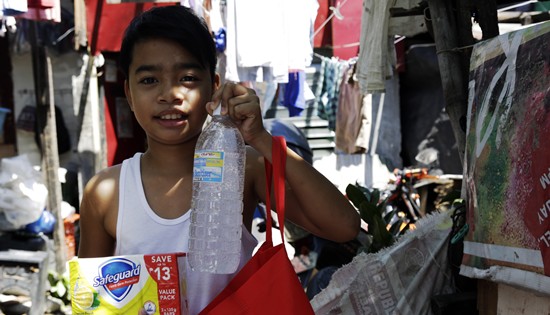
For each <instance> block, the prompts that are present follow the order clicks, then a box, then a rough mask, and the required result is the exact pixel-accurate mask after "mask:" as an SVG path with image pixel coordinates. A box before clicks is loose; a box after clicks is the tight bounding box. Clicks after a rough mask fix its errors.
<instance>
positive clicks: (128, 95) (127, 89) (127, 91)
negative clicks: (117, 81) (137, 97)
mask: <svg viewBox="0 0 550 315" xmlns="http://www.w3.org/2000/svg"><path fill="white" fill-rule="evenodd" d="M124 94H125V95H126V100H127V101H128V105H130V109H131V110H132V111H134V103H133V101H132V94H131V93H130V86H129V85H128V80H124Z"/></svg>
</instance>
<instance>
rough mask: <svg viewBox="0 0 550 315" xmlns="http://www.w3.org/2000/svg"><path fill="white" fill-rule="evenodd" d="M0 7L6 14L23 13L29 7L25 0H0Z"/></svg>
mask: <svg viewBox="0 0 550 315" xmlns="http://www.w3.org/2000/svg"><path fill="white" fill-rule="evenodd" d="M0 8H1V9H2V13H3V14H4V15H6V16H16V15H19V14H23V13H25V12H27V10H28V9H29V7H28V6H27V1H26V0H2V1H0Z"/></svg>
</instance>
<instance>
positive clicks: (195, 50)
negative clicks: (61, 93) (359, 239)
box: [79, 6, 360, 314]
mask: <svg viewBox="0 0 550 315" xmlns="http://www.w3.org/2000/svg"><path fill="white" fill-rule="evenodd" d="M120 64H121V68H122V70H123V72H124V73H125V74H126V81H125V84H124V88H125V93H126V97H127V100H128V103H129V106H130V108H131V110H132V111H133V112H134V115H135V117H136V119H137V121H138V122H139V124H140V125H141V127H142V128H143V129H144V131H145V133H146V134H147V150H146V151H145V152H144V153H143V154H142V153H136V154H135V155H134V157H132V158H129V159H127V160H125V161H124V162H123V163H122V164H121V165H115V166H112V167H110V168H107V169H105V170H103V171H101V172H99V173H98V174H96V175H95V176H94V177H93V178H92V179H91V180H90V181H89V182H88V183H87V185H86V188H85V190H84V195H83V199H82V204H81V207H80V215H81V221H80V224H81V240H80V249H79V257H81V258H85V257H101V256H112V255H130V254H153V253H168V252H187V249H188V248H187V242H188V240H187V235H188V231H189V210H190V207H191V192H192V185H193V180H192V177H193V155H194V149H195V144H196V142H197V138H198V136H199V134H200V133H201V130H202V127H203V124H204V122H205V120H206V118H207V115H208V114H209V113H210V114H212V112H213V110H214V109H215V108H216V107H217V106H218V104H220V102H221V106H222V114H226V115H229V116H230V117H231V119H233V120H234V121H235V122H236V123H237V125H238V128H239V130H240V132H241V133H242V135H243V138H244V140H245V142H246V143H247V144H248V145H247V157H246V175H245V177H246V178H245V191H244V200H243V204H244V205H243V229H244V230H243V236H242V257H241V264H240V266H241V267H242V266H243V265H244V264H245V263H246V262H247V261H248V259H249V258H250V257H251V255H252V250H253V249H254V247H255V246H256V241H255V240H254V238H253V237H252V236H251V234H250V229H251V223H252V217H253V212H254V209H255V208H256V205H257V204H258V202H261V201H264V200H265V169H264V157H265V158H267V159H269V160H271V145H272V142H271V141H272V138H271V135H270V134H269V133H268V132H267V131H266V130H265V129H264V127H263V123H262V118H261V109H260V104H259V101H258V97H257V96H256V95H255V93H254V91H253V90H251V89H247V88H245V87H243V86H241V85H238V84H233V83H227V84H224V85H221V84H220V79H219V75H218V74H217V73H215V66H216V50H215V46H214V42H213V40H212V37H211V35H210V33H209V31H208V28H207V26H206V24H205V23H204V21H203V20H202V19H200V18H198V17H197V16H196V15H195V14H193V12H192V11H190V10H189V9H187V8H186V7H183V6H169V7H155V8H153V9H151V10H149V11H146V12H144V13H143V14H141V15H140V16H138V17H136V18H135V19H134V20H133V21H132V22H131V23H130V25H129V26H128V28H127V30H126V32H125V35H124V39H123V42H122V47H121V51H120ZM286 178H287V194H286V203H287V209H288V210H287V215H286V217H287V218H288V219H289V220H291V221H292V222H294V223H296V224H298V225H300V226H301V227H303V228H304V229H306V230H308V231H310V232H311V233H313V234H316V235H319V236H321V237H323V238H327V239H331V240H333V241H337V242H345V241H348V240H350V239H353V238H354V237H355V236H356V235H357V233H358V232H359V226H360V220H359V215H358V213H357V211H356V210H355V208H353V206H352V205H351V204H350V203H349V202H348V201H347V199H346V198H345V197H344V196H343V195H342V194H341V193H340V192H339V191H338V189H336V187H334V186H333V185H332V183H330V182H329V181H328V180H327V179H326V178H324V177H323V176H322V175H321V174H320V173H318V172H317V171H316V170H315V169H314V168H313V167H311V165H310V164H309V163H307V162H305V161H304V160H302V159H301V158H300V157H299V156H298V155H297V154H295V153H294V152H292V151H291V150H288V157H287V166H286ZM232 276H233V275H216V274H205V273H197V272H191V271H188V275H187V281H188V282H187V294H188V299H189V307H190V311H191V313H192V314H196V313H198V312H199V311H200V310H202V309H203V308H204V307H205V306H206V305H207V304H208V303H209V302H210V301H211V300H212V299H213V298H214V297H215V295H216V294H217V293H219V292H220V291H221V290H222V289H223V288H224V286H225V285H226V284H227V283H228V282H229V280H230V279H231V278H232Z"/></svg>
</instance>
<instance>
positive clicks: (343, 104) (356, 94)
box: [335, 62, 372, 154]
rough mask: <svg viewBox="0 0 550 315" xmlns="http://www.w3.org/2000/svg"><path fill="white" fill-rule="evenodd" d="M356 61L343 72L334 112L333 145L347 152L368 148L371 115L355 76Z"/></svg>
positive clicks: (351, 152)
mask: <svg viewBox="0 0 550 315" xmlns="http://www.w3.org/2000/svg"><path fill="white" fill-rule="evenodd" d="M356 69H357V63H356V62H350V63H349V64H348V68H347V69H345V71H344V73H343V79H342V83H341V85H340V95H339V98H338V108H337V112H336V131H335V146H336V148H337V149H338V150H341V151H342V152H344V153H347V154H354V153H361V152H365V151H367V149H368V141H369V139H370V130H371V124H372V122H371V120H372V119H371V117H369V116H370V115H369V113H368V111H367V108H368V107H369V106H367V104H366V102H368V100H369V99H368V98H366V97H365V94H363V93H361V89H360V88H359V82H357V78H356V76H355V72H356Z"/></svg>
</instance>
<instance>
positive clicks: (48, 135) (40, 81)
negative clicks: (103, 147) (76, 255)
mask: <svg viewBox="0 0 550 315" xmlns="http://www.w3.org/2000/svg"><path fill="white" fill-rule="evenodd" d="M29 22H30V28H29V30H30V42H31V47H32V64H33V78H34V90H35V100H36V106H37V111H36V113H37V117H36V119H37V121H38V122H39V123H40V122H41V121H44V120H43V117H42V113H44V112H46V113H47V114H46V117H45V121H46V125H45V127H44V132H43V133H42V134H41V135H40V139H41V143H42V145H41V146H40V147H41V150H42V152H41V153H42V173H43V175H45V176H44V177H45V180H46V188H47V190H48V200H47V208H48V210H49V211H51V212H52V214H53V216H54V217H55V218H56V225H55V230H54V233H53V234H54V252H55V263H56V271H57V272H58V273H59V274H62V273H64V272H65V263H66V257H67V255H66V246H65V226H64V224H63V218H62V216H61V199H62V198H61V183H60V182H59V177H58V171H59V154H58V150H57V129H56V123H55V107H54V106H55V98H54V86H53V75H52V67H51V60H50V58H49V56H48V55H47V51H46V50H45V47H43V46H39V45H38V40H37V34H36V22H35V21H32V20H29ZM44 65H45V67H44ZM44 81H45V82H44ZM45 88H47V91H46V89H45ZM46 93H47V95H48V101H47V102H46V99H45V95H46ZM46 103H49V104H48V106H49V107H48V108H47V109H46V110H45V111H44V110H39V108H40V107H41V106H46ZM39 127H40V126H39ZM40 129H41V128H38V130H40Z"/></svg>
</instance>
